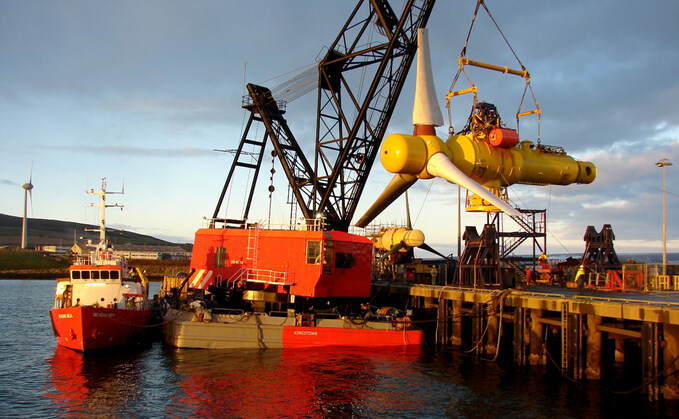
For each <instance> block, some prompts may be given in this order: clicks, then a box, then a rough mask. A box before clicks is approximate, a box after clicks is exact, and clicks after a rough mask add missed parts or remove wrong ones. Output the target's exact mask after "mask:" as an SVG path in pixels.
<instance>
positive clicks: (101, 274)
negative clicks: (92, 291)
mask: <svg viewBox="0 0 679 419" xmlns="http://www.w3.org/2000/svg"><path fill="white" fill-rule="evenodd" d="M109 272H111V271H101V272H100V273H99V275H100V276H101V279H108V278H109Z"/></svg>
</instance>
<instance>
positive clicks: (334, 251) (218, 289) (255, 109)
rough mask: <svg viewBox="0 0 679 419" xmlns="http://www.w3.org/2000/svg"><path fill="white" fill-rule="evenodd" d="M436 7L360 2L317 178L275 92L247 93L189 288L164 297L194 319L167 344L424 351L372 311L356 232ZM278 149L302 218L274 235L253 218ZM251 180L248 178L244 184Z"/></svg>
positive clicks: (339, 43)
mask: <svg viewBox="0 0 679 419" xmlns="http://www.w3.org/2000/svg"><path fill="white" fill-rule="evenodd" d="M433 5H434V1H433V0H409V1H407V2H406V4H405V6H404V8H403V11H402V12H401V13H400V14H397V13H395V12H394V10H393V9H392V8H391V6H390V5H389V2H388V1H386V0H369V1H368V0H361V1H359V2H358V4H357V6H356V7H355V8H354V10H353V11H352V13H351V15H350V17H349V19H348V20H347V22H346V24H345V25H344V27H343V28H342V30H341V32H340V34H339V36H338V37H337V38H336V39H335V41H334V43H333V44H332V45H331V46H330V47H329V48H328V51H327V53H326V55H325V57H324V58H323V59H322V60H321V61H320V62H319V64H318V98H319V99H318V114H317V127H316V148H315V159H314V164H313V166H312V164H311V163H310V162H309V161H308V160H307V158H306V157H305V155H304V153H303V152H302V150H301V148H300V145H299V143H298V141H297V140H296V138H295V137H294V135H293V133H292V131H291V129H290V128H289V126H288V125H287V121H286V120H285V118H284V113H285V104H284V103H282V102H281V101H278V100H276V99H275V98H274V95H273V94H272V92H271V90H270V89H268V88H266V87H263V86H258V85H254V84H249V85H248V86H247V90H248V96H247V97H246V100H245V101H244V108H245V109H246V110H248V111H249V112H250V118H249V120H248V123H247V125H246V129H245V131H244V134H243V137H242V138H241V142H240V145H239V147H238V149H237V151H236V153H235V157H234V162H233V164H232V166H231V169H230V171H229V174H228V176H227V180H226V182H225V184H224V188H223V189H222V193H221V195H220V198H219V200H218V203H217V206H216V208H215V211H214V215H213V217H212V218H211V219H210V220H209V223H208V225H207V228H203V229H199V230H198V231H197V232H196V235H195V241H194V248H193V253H192V258H191V265H190V267H191V270H190V272H189V273H188V274H187V275H186V278H185V279H184V280H183V281H182V282H181V283H180V284H178V285H179V286H178V287H172V286H170V285H168V284H167V283H165V284H164V285H163V289H164V290H165V292H166V296H170V295H172V296H179V295H180V294H185V295H187V296H188V299H186V300H184V308H185V309H182V308H181V307H180V303H173V305H174V307H173V308H172V309H170V310H169V311H168V312H167V314H166V316H165V323H164V326H163V332H164V337H165V341H166V342H167V343H168V344H170V345H172V346H175V347H187V348H240V347H254V348H258V347H259V348H271V347H284V348H289V347H309V346H323V345H348V346H394V345H397V346H402V345H421V344H422V343H423V333H422V331H421V330H417V329H415V328H413V327H412V323H411V320H410V318H409V316H408V313H407V312H406V311H405V310H399V309H397V308H394V307H384V308H378V307H371V306H370V304H369V302H370V301H369V298H370V287H371V269H372V252H373V250H372V249H373V244H372V241H370V240H369V239H368V238H366V237H364V236H360V235H355V234H351V233H349V232H348V230H349V225H350V223H351V219H352V218H353V216H354V212H355V211H356V206H357V203H358V200H359V198H360V196H361V194H362V192H363V189H364V186H365V184H366V181H367V177H368V174H369V173H370V169H371V167H372V164H373V162H374V160H375V158H376V156H377V154H378V151H379V144H380V142H381V139H382V138H383V136H384V134H385V130H386V127H387V125H388V123H389V120H390V118H391V114H392V112H393V109H394V106H395V104H396V102H397V100H398V97H399V94H400V92H401V90H402V87H403V84H404V82H405V78H406V76H407V73H408V69H409V68H410V65H411V64H412V62H413V59H414V56H415V52H416V50H417V48H416V45H417V38H418V36H417V33H418V30H419V29H420V28H423V27H424V26H425V25H426V23H427V21H428V19H429V16H430V13H431V10H432V7H433ZM356 71H358V72H360V73H361V74H369V75H371V76H372V79H371V80H370V81H369V83H367V85H368V86H369V87H368V89H365V88H362V86H364V85H366V84H365V83H361V81H359V83H360V84H359V85H356V79H357V77H356V76H352V72H356ZM350 115H353V116H351V117H350ZM262 125H263V126H264V130H263V131H264V135H263V138H257V137H256V135H257V132H258V130H257V127H258V126H262ZM268 143H271V145H272V146H273V148H274V152H273V155H274V156H276V157H277V158H278V160H279V162H280V164H281V166H282V167H283V170H284V172H285V174H286V177H287V180H288V183H289V184H290V187H291V189H292V192H293V195H294V197H295V200H296V202H297V204H298V206H299V209H300V210H301V212H302V218H300V219H299V220H293V221H288V222H285V223H282V224H279V225H273V224H272V223H270V222H268V221H267V222H254V221H253V220H251V219H250V218H249V211H250V208H251V205H252V199H253V195H254V189H255V184H256V181H257V175H258V174H259V171H260V167H261V163H262V157H263V155H264V151H265V147H266V146H267V144H268ZM246 148H248V150H250V151H247V150H246ZM253 157H254V160H255V161H254V163H253V162H252V160H253ZM244 172H247V173H248V176H239V174H242V173H244ZM250 175H252V176H250ZM244 178H247V179H250V184H249V185H248V186H249V192H248V193H247V203H246V205H245V206H244V212H243V214H242V217H238V218H227V217H220V216H219V214H220V209H221V205H222V203H223V200H224V197H225V196H226V192H227V191H228V190H229V188H231V187H233V185H234V183H237V182H242V179H244ZM236 179H239V181H236Z"/></svg>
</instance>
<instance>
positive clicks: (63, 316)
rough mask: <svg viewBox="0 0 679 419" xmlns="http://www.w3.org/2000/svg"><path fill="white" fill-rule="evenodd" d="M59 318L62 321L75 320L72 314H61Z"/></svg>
mask: <svg viewBox="0 0 679 419" xmlns="http://www.w3.org/2000/svg"><path fill="white" fill-rule="evenodd" d="M59 318H60V319H72V318H73V314H70V313H69V314H60V315H59Z"/></svg>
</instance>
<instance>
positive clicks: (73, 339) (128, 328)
mask: <svg viewBox="0 0 679 419" xmlns="http://www.w3.org/2000/svg"><path fill="white" fill-rule="evenodd" d="M50 317H51V320H52V329H53V331H54V335H55V336H56V338H57V344H59V345H62V346H65V347H67V348H70V349H74V350H76V351H81V352H84V351H89V350H93V349H103V348H108V347H112V346H118V345H124V344H126V343H128V342H129V341H130V339H131V338H132V337H134V336H135V335H139V334H141V333H143V332H144V330H145V326H146V324H147V322H148V321H149V319H150V318H151V311H150V310H125V309H117V308H103V307H68V308H55V309H52V310H51V311H50Z"/></svg>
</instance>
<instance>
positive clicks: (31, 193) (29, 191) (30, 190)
mask: <svg viewBox="0 0 679 419" xmlns="http://www.w3.org/2000/svg"><path fill="white" fill-rule="evenodd" d="M28 194H29V195H30V196H31V217H32V216H33V189H32V188H31V189H29V190H28Z"/></svg>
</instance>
